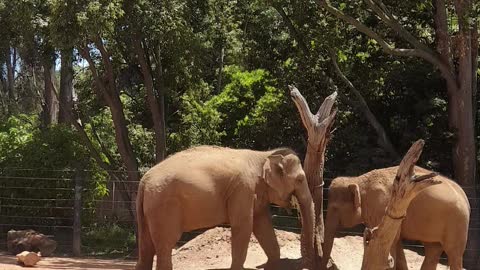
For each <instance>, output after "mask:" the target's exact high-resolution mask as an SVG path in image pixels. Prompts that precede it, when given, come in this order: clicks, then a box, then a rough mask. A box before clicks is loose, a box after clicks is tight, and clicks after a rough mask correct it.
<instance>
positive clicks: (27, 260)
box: [15, 251, 40, 267]
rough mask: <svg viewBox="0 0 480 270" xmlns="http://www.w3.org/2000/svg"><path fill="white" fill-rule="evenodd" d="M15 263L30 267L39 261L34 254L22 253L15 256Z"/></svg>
mask: <svg viewBox="0 0 480 270" xmlns="http://www.w3.org/2000/svg"><path fill="white" fill-rule="evenodd" d="M15 257H17V262H18V263H19V264H20V265H22V266H27V267H32V266H34V265H35V264H37V263H38V262H39V261H40V256H39V255H38V254H37V253H35V252H30V251H23V252H21V253H19V254H17V255H16V256H15Z"/></svg>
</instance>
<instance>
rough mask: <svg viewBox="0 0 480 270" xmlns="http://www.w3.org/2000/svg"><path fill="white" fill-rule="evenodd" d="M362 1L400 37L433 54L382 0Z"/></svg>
mask: <svg viewBox="0 0 480 270" xmlns="http://www.w3.org/2000/svg"><path fill="white" fill-rule="evenodd" d="M364 2H365V3H367V5H368V6H369V7H370V8H371V9H372V10H373V11H374V12H375V13H376V14H377V15H378V16H379V17H380V19H381V20H382V21H383V22H384V23H386V24H387V25H388V26H389V27H390V28H392V29H393V30H394V31H396V32H397V34H398V35H399V36H400V37H402V38H403V39H404V40H406V41H407V42H408V43H410V44H411V45H412V46H413V47H414V48H416V49H419V50H422V51H425V52H427V53H429V54H431V55H432V56H435V52H433V51H432V50H431V49H430V48H429V47H428V46H426V45H425V44H423V43H421V42H420V41H419V40H418V39H417V38H416V37H414V36H413V35H412V34H410V32H408V31H407V30H406V29H405V28H404V27H403V26H402V25H401V24H400V23H399V22H398V20H397V19H396V18H395V17H394V16H393V15H392V14H391V13H390V12H389V11H388V9H387V7H386V6H385V5H384V4H383V3H382V1H379V0H375V2H376V3H375V2H374V1H373V0H364ZM377 4H378V5H377ZM380 6H381V7H380Z"/></svg>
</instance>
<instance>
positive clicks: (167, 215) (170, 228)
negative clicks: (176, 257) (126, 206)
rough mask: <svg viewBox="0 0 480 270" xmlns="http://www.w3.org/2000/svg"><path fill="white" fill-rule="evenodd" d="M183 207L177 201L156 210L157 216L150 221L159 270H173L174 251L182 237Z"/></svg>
mask: <svg viewBox="0 0 480 270" xmlns="http://www.w3.org/2000/svg"><path fill="white" fill-rule="evenodd" d="M181 215H182V212H181V207H180V204H179V203H178V202H176V201H170V202H169V203H168V204H167V205H164V206H161V207H159V208H157V209H156V213H155V215H153V216H151V217H153V218H152V219H150V220H149V223H148V225H149V227H150V228H152V229H151V230H150V233H151V235H152V240H153V244H154V246H155V251H156V255H157V267H156V269H157V270H172V268H173V266H172V249H173V248H175V245H176V244H177V242H178V240H180V237H181V236H182V227H183V226H182V222H181V220H182V219H181Z"/></svg>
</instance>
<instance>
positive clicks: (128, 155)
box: [79, 37, 140, 218]
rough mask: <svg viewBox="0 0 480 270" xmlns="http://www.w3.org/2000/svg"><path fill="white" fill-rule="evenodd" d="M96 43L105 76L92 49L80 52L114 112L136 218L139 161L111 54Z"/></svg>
mask: <svg viewBox="0 0 480 270" xmlns="http://www.w3.org/2000/svg"><path fill="white" fill-rule="evenodd" d="M95 45H96V47H97V48H98V50H99V51H100V54H101V56H102V62H103V66H104V67H103V68H104V73H105V74H102V75H104V76H102V75H100V74H99V73H98V70H97V67H96V63H95V62H94V61H93V59H92V58H91V57H90V50H89V48H88V47H87V46H84V47H80V48H79V52H80V54H81V55H82V57H83V58H84V59H85V60H87V62H88V64H89V65H88V67H89V69H90V71H91V72H92V76H93V79H94V82H95V86H96V91H97V94H98V95H99V97H100V98H103V99H104V100H105V102H106V103H107V106H108V107H109V109H110V112H111V114H112V120H113V126H114V130H115V142H116V144H117V147H118V152H119V153H120V157H121V160H122V164H123V166H124V168H125V170H126V173H127V179H128V181H129V183H124V187H125V192H126V195H127V196H128V197H129V198H130V199H131V200H130V202H131V204H130V209H129V210H130V215H131V216H132V218H135V200H133V199H132V198H134V197H135V194H136V185H135V184H136V183H137V182H138V181H140V173H139V171H138V163H137V159H136V156H135V153H134V152H133V147H132V144H131V143H130V139H129V136H128V129H127V120H126V118H125V114H124V112H123V104H122V101H121V100H120V95H119V92H118V90H117V89H116V82H115V72H114V70H113V65H112V62H111V59H110V54H109V53H108V51H107V50H106V48H105V46H104V44H103V42H102V40H101V38H100V37H97V39H96V42H95ZM100 76H101V77H102V78H101V77H100ZM103 78H104V79H103Z"/></svg>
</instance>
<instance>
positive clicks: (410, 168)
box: [362, 140, 441, 270]
mask: <svg viewBox="0 0 480 270" xmlns="http://www.w3.org/2000/svg"><path fill="white" fill-rule="evenodd" d="M424 144H425V143H424V142H423V140H418V141H417V142H415V143H414V144H413V145H412V146H411V147H410V149H409V150H408V152H407V154H405V157H404V158H403V160H402V161H401V162H400V165H399V167H398V171H397V175H396V177H395V181H394V183H393V190H392V197H391V199H390V202H389V204H388V206H387V209H386V210H385V216H384V217H383V219H382V221H381V223H380V225H378V227H376V228H366V229H365V231H364V239H363V240H364V248H365V250H364V254H363V261H362V270H371V269H374V270H376V269H390V268H392V267H393V265H392V263H394V262H392V261H391V260H389V252H390V250H391V247H392V244H393V243H394V241H395V238H396V237H397V235H398V233H399V230H400V226H401V225H402V221H403V219H404V218H405V216H406V214H407V208H408V206H409V205H410V202H411V201H412V200H413V198H415V196H416V195H417V194H418V193H419V192H421V191H422V190H424V189H425V188H427V187H429V186H432V185H435V184H440V183H441V181H440V180H435V179H434V178H433V177H435V176H436V175H437V174H436V173H430V174H426V175H421V176H416V175H415V172H414V166H415V163H416V162H417V161H418V159H419V157H420V155H421V153H422V150H423V146H424Z"/></svg>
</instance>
